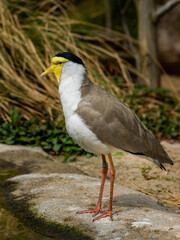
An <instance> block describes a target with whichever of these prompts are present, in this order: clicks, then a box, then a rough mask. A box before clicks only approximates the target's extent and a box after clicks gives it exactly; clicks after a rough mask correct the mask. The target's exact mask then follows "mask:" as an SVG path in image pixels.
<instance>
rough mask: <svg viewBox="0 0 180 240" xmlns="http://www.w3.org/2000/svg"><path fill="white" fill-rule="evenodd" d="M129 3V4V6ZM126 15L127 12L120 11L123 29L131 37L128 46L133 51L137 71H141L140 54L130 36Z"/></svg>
mask: <svg viewBox="0 0 180 240" xmlns="http://www.w3.org/2000/svg"><path fill="white" fill-rule="evenodd" d="M129 3H130V1H129ZM129 3H128V4H129ZM125 9H126V8H125ZM124 13H125V10H123V11H120V17H121V22H122V27H123V29H124V32H125V34H126V35H127V36H128V37H129V38H128V39H127V41H128V45H129V48H130V49H131V52H132V54H133V55H134V58H135V64H136V69H137V71H139V69H140V63H139V54H138V52H137V51H136V48H135V46H134V43H133V41H132V40H131V34H130V32H129V28H128V26H127V24H126V20H125V17H124Z"/></svg>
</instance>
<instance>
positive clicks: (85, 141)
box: [59, 62, 111, 154]
mask: <svg viewBox="0 0 180 240" xmlns="http://www.w3.org/2000/svg"><path fill="white" fill-rule="evenodd" d="M85 74H86V69H85V67H84V66H83V65H81V64H77V63H73V62H67V63H65V64H64V66H63V69H62V74H61V79H60V85H59V93H60V98H61V103H62V106H63V112H64V116H65V123H66V129H67V132H68V133H69V135H70V136H71V137H72V138H73V139H74V140H75V141H76V142H77V143H78V144H79V145H80V146H81V147H82V148H84V149H85V150H86V151H89V152H93V153H95V154H101V153H103V154H108V153H110V152H111V148H110V146H107V145H106V144H103V143H102V142H101V141H100V140H99V139H98V138H97V137H96V135H95V134H94V133H93V132H92V131H91V130H90V129H89V127H88V126H87V125H86V124H85V123H84V121H83V119H82V118H81V117H80V116H79V115H78V114H77V113H76V110H77V107H78V104H79V103H80V101H81V100H82V99H81V92H80V88H81V85H82V82H83V79H84V76H85Z"/></svg>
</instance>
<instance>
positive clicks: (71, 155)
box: [0, 109, 92, 161]
mask: <svg viewBox="0 0 180 240" xmlns="http://www.w3.org/2000/svg"><path fill="white" fill-rule="evenodd" d="M0 143H6V144H21V145H27V146H39V147H42V148H43V149H44V150H45V151H47V152H49V153H51V154H63V156H64V160H65V161H66V160H69V161H74V160H75V159H76V157H77V156H79V155H82V154H86V156H87V157H91V156H92V154H91V153H86V152H85V151H84V150H83V149H82V148H80V147H79V146H78V145H77V144H76V143H75V142H74V141H73V140H72V139H71V138H70V136H69V135H68V134H67V132H66V131H65V128H64V122H63V121H59V122H57V123H55V122H53V121H51V120H50V119H46V120H43V121H42V120H39V119H32V120H28V121H27V120H26V119H25V118H23V116H21V115H19V113H18V110H17V109H14V110H13V112H12V114H11V122H3V121H2V120H1V121H0Z"/></svg>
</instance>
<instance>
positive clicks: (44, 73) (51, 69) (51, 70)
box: [40, 65, 54, 77]
mask: <svg viewBox="0 0 180 240" xmlns="http://www.w3.org/2000/svg"><path fill="white" fill-rule="evenodd" d="M52 72H54V71H53V65H51V66H50V67H49V68H48V69H46V71H44V72H43V73H42V74H41V76H40V77H44V76H46V75H48V74H49V73H52Z"/></svg>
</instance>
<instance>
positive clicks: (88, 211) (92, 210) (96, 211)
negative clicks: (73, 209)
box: [77, 206, 101, 217]
mask: <svg viewBox="0 0 180 240" xmlns="http://www.w3.org/2000/svg"><path fill="white" fill-rule="evenodd" d="M100 209H101V207H100V206H97V207H96V208H95V209H93V208H90V209H88V210H85V211H79V212H77V214H82V213H94V214H93V217H95V216H96V215H97V214H98V213H99V212H100Z"/></svg>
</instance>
